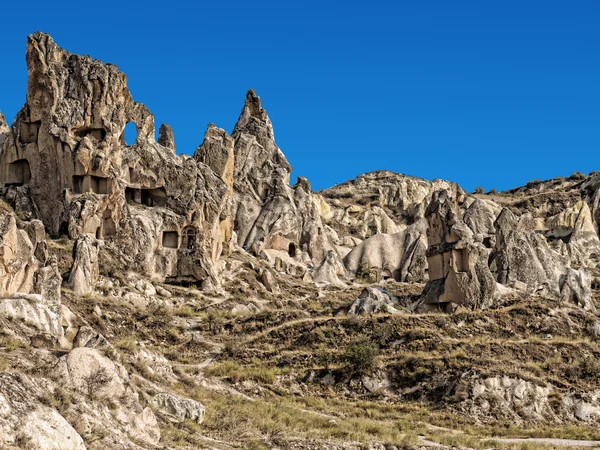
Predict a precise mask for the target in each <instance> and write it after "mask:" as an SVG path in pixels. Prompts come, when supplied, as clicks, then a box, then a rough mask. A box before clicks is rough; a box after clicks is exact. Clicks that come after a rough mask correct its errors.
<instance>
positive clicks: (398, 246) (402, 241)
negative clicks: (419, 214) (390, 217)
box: [344, 220, 427, 283]
mask: <svg viewBox="0 0 600 450" xmlns="http://www.w3.org/2000/svg"><path fill="white" fill-rule="evenodd" d="M426 230H427V223H426V222H425V221H424V220H419V221H418V222H416V223H415V224H413V225H410V226H408V227H407V228H406V229H405V230H404V231H401V232H400V233H396V234H391V235H390V234H376V235H374V236H371V237H370V238H368V239H366V240H365V241H363V242H361V243H360V244H358V245H357V246H356V247H354V248H353V249H352V250H351V251H350V252H349V253H348V254H347V255H346V256H345V258H344V265H345V266H346V269H347V270H348V272H350V273H351V274H353V275H354V276H356V275H357V274H359V272H365V271H373V274H372V275H374V276H375V278H376V279H388V278H389V279H394V280H396V281H403V282H404V281H405V282H416V283H420V282H424V281H426V280H427V261H426V257H425V251H426V249H427V236H426Z"/></svg>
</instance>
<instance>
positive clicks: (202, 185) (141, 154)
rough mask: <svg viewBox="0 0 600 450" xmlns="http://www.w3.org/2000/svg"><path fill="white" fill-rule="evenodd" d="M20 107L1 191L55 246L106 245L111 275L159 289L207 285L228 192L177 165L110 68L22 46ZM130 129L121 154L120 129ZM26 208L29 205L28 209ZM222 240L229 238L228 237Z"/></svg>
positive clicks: (0, 175)
mask: <svg viewBox="0 0 600 450" xmlns="http://www.w3.org/2000/svg"><path fill="white" fill-rule="evenodd" d="M27 66H28V72H29V81H28V95H27V103H26V104H25V106H24V107H23V109H22V110H21V111H20V112H19V113H18V115H17V117H16V119H15V121H14V124H13V127H12V129H11V132H10V133H9V135H8V138H7V139H6V142H5V143H4V145H3V148H2V149H1V153H0V181H1V182H3V183H4V184H5V185H6V186H7V194H6V195H7V198H9V199H12V202H13V204H15V205H17V204H19V205H20V204H23V205H28V208H27V210H28V213H29V214H32V215H36V216H38V218H39V219H41V220H42V221H43V223H44V224H45V226H46V230H47V231H48V232H49V233H50V234H51V235H53V236H58V235H61V234H68V235H69V236H70V237H71V238H74V239H75V238H77V237H79V236H80V235H82V234H90V235H92V236H94V237H96V238H97V239H102V240H107V241H110V244H112V245H107V246H106V251H107V253H108V255H109V256H110V259H111V260H112V261H113V266H115V268H117V267H121V268H123V267H126V268H128V269H130V270H136V271H138V272H140V273H142V274H144V275H146V276H150V277H155V278H158V279H161V280H164V279H166V278H174V279H186V278H187V279H193V280H200V281H203V280H209V281H208V284H210V285H215V284H218V281H217V278H216V274H215V273H214V272H213V270H212V263H213V262H214V261H215V259H216V258H218V256H219V255H220V251H221V249H222V247H223V239H224V237H223V233H220V231H219V223H220V216H221V214H222V212H223V210H224V207H225V200H224V193H225V192H226V191H227V184H226V183H225V181H223V180H222V179H221V178H220V177H219V176H218V175H217V174H215V173H214V172H213V171H212V170H211V169H210V168H209V167H208V166H206V165H204V164H201V163H197V162H196V161H195V160H194V159H192V158H185V157H177V156H176V155H175V153H174V140H173V136H172V132H171V131H170V129H169V128H168V127H166V126H164V127H163V128H162V131H161V133H160V142H161V143H162V144H165V145H161V143H159V142H155V141H154V118H153V116H152V114H151V113H150V112H149V111H148V109H147V108H146V107H145V106H144V105H142V104H140V103H136V102H135V101H134V100H133V99H132V97H131V94H130V93H129V90H128V89H127V85H126V78H125V75H124V74H122V73H121V72H119V71H118V69H117V68H116V67H115V66H114V65H111V64H103V63H101V62H100V61H96V60H92V59H91V58H90V57H88V56H78V55H74V54H71V53H69V52H67V51H65V50H63V49H61V48H60V47H58V46H57V45H56V44H55V43H54V41H53V40H52V38H51V37H50V36H48V35H46V34H43V33H35V34H33V35H31V36H29V39H28V42H27ZM130 122H132V123H134V124H135V126H136V128H137V138H136V140H135V143H134V144H132V145H131V146H128V145H127V144H126V143H125V140H124V136H123V133H124V129H125V126H126V125H127V124H128V123H130ZM25 199H27V200H25ZM225 239H227V236H225Z"/></svg>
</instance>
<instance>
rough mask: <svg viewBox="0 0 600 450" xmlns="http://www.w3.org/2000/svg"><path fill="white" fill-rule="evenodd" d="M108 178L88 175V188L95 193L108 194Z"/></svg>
mask: <svg viewBox="0 0 600 450" xmlns="http://www.w3.org/2000/svg"><path fill="white" fill-rule="evenodd" d="M109 186H110V179H108V178H104V177H96V176H94V175H92V176H90V188H91V190H92V192H94V193H96V194H108V189H109Z"/></svg>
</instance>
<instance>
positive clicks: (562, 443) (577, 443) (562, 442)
mask: <svg viewBox="0 0 600 450" xmlns="http://www.w3.org/2000/svg"><path fill="white" fill-rule="evenodd" d="M485 440H491V441H496V442H503V443H505V444H519V443H521V442H532V443H534V444H546V445H556V446H558V447H592V448H600V441H581V440H576V439H552V438H527V439H509V438H491V439H485Z"/></svg>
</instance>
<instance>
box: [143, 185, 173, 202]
mask: <svg viewBox="0 0 600 450" xmlns="http://www.w3.org/2000/svg"><path fill="white" fill-rule="evenodd" d="M141 191H142V204H144V205H146V206H167V191H166V190H165V188H163V187H160V188H157V189H141Z"/></svg>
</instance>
